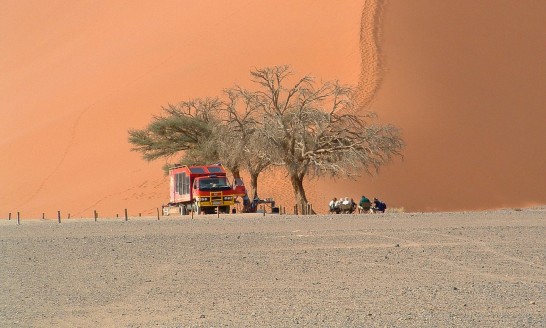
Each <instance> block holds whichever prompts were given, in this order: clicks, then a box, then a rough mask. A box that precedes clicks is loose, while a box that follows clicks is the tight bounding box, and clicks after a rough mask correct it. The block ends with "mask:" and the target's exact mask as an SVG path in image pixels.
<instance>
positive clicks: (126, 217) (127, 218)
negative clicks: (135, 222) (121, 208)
mask: <svg viewBox="0 0 546 328" xmlns="http://www.w3.org/2000/svg"><path fill="white" fill-rule="evenodd" d="M127 220H129V217H128V216H127V209H125V221H127Z"/></svg>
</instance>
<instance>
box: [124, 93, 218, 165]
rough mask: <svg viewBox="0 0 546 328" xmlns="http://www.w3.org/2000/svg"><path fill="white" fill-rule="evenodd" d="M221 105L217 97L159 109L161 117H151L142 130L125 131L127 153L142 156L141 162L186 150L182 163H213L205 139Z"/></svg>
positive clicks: (210, 147)
mask: <svg viewBox="0 0 546 328" xmlns="http://www.w3.org/2000/svg"><path fill="white" fill-rule="evenodd" d="M221 105H222V102H221V101H220V100H219V99H218V98H205V99H193V100H189V101H183V102H181V103H179V104H177V105H168V106H167V107H163V108H162V110H163V112H164V115H163V116H154V117H153V119H152V122H151V123H150V124H149V125H148V126H147V127H146V128H145V129H142V130H136V129H131V130H129V143H131V144H133V148H132V149H131V150H133V151H138V152H140V153H142V157H143V158H144V159H145V160H148V161H153V160H156V159H158V158H165V157H166V158H169V157H171V156H174V155H177V154H179V153H180V152H181V151H187V156H186V161H188V162H192V161H201V160H202V159H203V158H202V157H207V160H213V161H216V160H217V153H216V151H215V150H214V144H213V143H211V142H210V141H211V140H210V138H209V136H210V135H211V134H212V131H213V130H214V128H215V127H216V126H218V124H219V121H218V119H217V116H218V114H217V113H218V111H219V110H220V108H221Z"/></svg>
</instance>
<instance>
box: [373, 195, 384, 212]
mask: <svg viewBox="0 0 546 328" xmlns="http://www.w3.org/2000/svg"><path fill="white" fill-rule="evenodd" d="M386 209H387V204H385V203H383V202H382V201H380V200H379V199H377V198H374V199H373V211H374V212H381V213H385V210H386Z"/></svg>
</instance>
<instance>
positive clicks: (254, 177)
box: [250, 173, 258, 199]
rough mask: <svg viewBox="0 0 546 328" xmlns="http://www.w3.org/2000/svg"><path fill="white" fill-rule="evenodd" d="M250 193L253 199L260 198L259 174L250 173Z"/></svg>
mask: <svg viewBox="0 0 546 328" xmlns="http://www.w3.org/2000/svg"><path fill="white" fill-rule="evenodd" d="M250 194H251V195H252V198H251V199H255V198H258V174H257V173H256V174H251V175H250Z"/></svg>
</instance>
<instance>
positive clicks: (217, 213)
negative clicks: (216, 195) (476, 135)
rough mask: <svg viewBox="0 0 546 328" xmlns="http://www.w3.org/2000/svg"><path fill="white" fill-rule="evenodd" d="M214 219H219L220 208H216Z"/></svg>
mask: <svg viewBox="0 0 546 328" xmlns="http://www.w3.org/2000/svg"><path fill="white" fill-rule="evenodd" d="M216 217H217V218H218V219H219V218H220V206H216Z"/></svg>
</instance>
